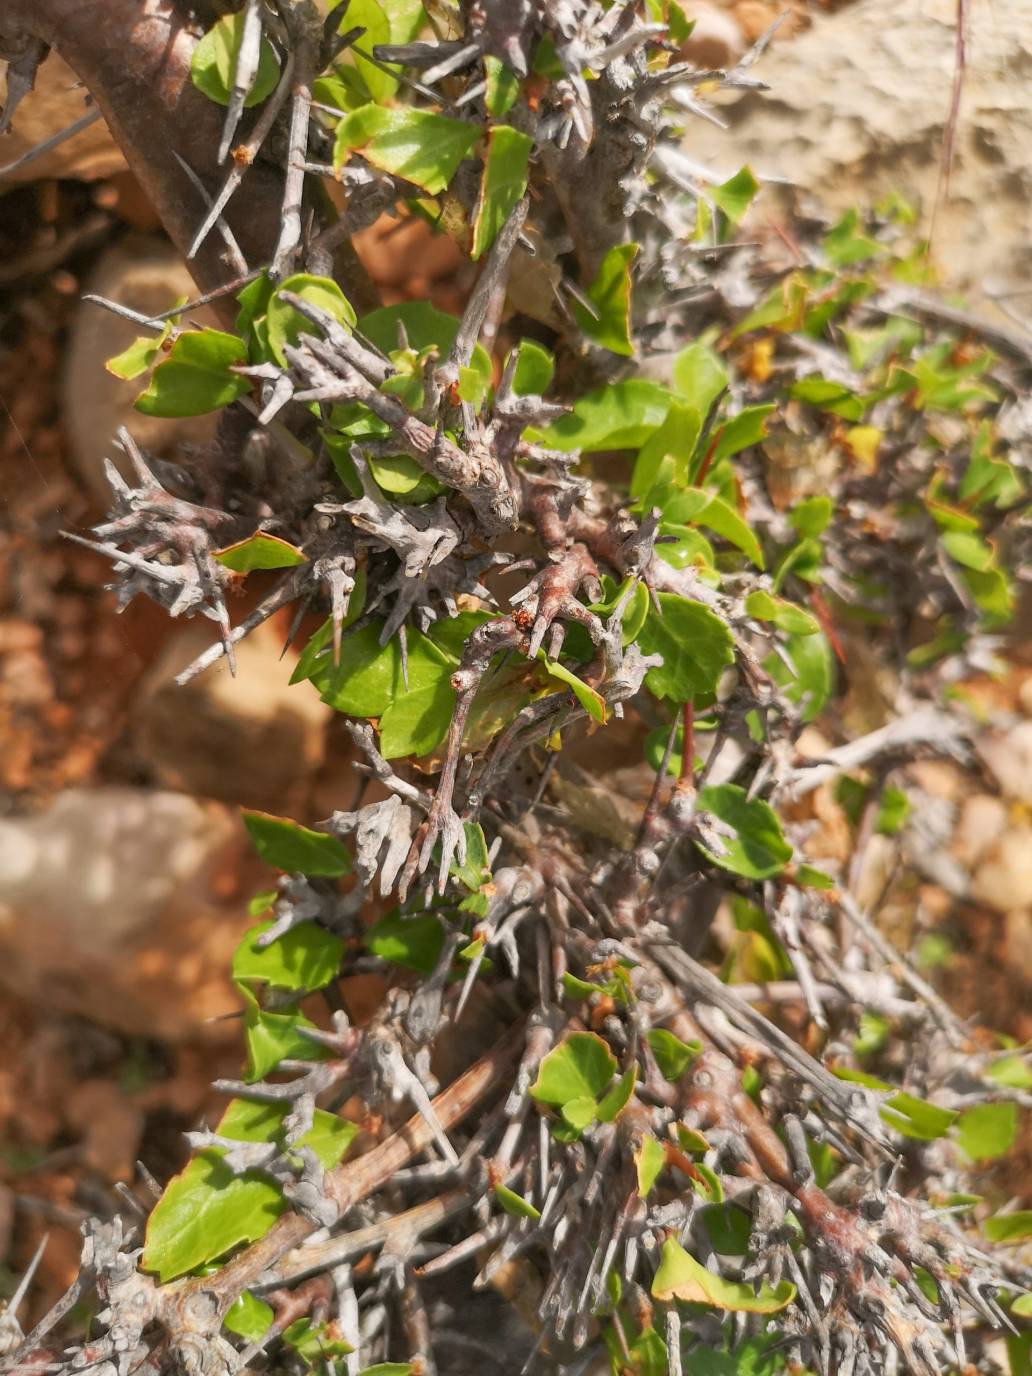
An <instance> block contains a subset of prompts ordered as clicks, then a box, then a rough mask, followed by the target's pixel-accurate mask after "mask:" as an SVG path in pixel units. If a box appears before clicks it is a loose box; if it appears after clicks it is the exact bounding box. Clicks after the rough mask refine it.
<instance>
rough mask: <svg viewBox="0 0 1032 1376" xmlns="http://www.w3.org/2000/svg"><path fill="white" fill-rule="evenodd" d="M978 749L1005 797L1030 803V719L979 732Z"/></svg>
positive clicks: (1031, 761)
mask: <svg viewBox="0 0 1032 1376" xmlns="http://www.w3.org/2000/svg"><path fill="white" fill-rule="evenodd" d="M978 753H979V754H980V755H981V757H982V759H983V760H984V761H985V763H986V765H987V766H988V767H989V769H990V771H991V772H992V774H993V776H994V777H995V779H996V781H997V783H998V784H999V785H1000V788H1001V789H1002V790H1003V792H1004V794H1005V795H1006V797H1008V798H1016V799H1017V800H1018V801H1019V802H1022V803H1032V721H1023V722H1019V723H1018V725H1017V726H1015V727H1012V728H1011V730H1010V731H1007V732H1005V733H1000V734H995V735H985V736H982V737H981V738H980V740H979V742H978ZM1030 863H1032V862H1030Z"/></svg>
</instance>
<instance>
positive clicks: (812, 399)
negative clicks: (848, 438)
mask: <svg viewBox="0 0 1032 1376" xmlns="http://www.w3.org/2000/svg"><path fill="white" fill-rule="evenodd" d="M788 393H789V396H792V397H794V398H795V399H796V400H797V401H805V402H808V403H809V404H810V405H811V406H816V407H817V408H818V409H819V410H821V411H827V412H829V414H831V415H833V416H841V417H842V419H843V420H851V421H858V420H860V419H861V417H862V416H863V414H864V412H865V411H866V410H867V409H868V402H867V401H866V400H865V399H864V398H863V397H859V396H857V394H856V393H855V392H854V391H853V390H852V388H851V387H847V386H846V385H845V384H844V383H842V382H832V381H831V380H830V379H829V378H826V377H804V378H800V379H799V381H798V382H793V383H792V385H791V386H790V387H789V389H788Z"/></svg>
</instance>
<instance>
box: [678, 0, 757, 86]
mask: <svg viewBox="0 0 1032 1376" xmlns="http://www.w3.org/2000/svg"><path fill="white" fill-rule="evenodd" d="M681 8H682V9H683V10H684V12H685V17H686V18H687V19H691V20H694V21H695V27H694V28H693V29H692V31H691V34H690V35H689V36H688V38H686V39H685V41H684V42H683V43H682V44H681V47H680V48H679V49H678V53H677V56H678V59H679V60H680V61H681V62H694V63H695V65H696V67H702V68H716V69H718V70H719V69H720V68H723V67H733V66H734V64H735V63H736V62H737V61H738V59H739V58H740V57H741V56H742V54H743V53H744V52H745V49H746V46H747V44H746V41H745V35H744V34H743V32H742V29H741V26H740V25H739V24H738V23H737V22H736V20H735V16H734V15H733V14H730V13H728V11H727V10H722V9H718V8H717V6H716V5H707V4H699V5H693V4H688V3H682V5H681Z"/></svg>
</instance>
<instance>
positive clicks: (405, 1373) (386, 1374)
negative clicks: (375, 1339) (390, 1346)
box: [358, 1362, 415, 1376]
mask: <svg viewBox="0 0 1032 1376" xmlns="http://www.w3.org/2000/svg"><path fill="white" fill-rule="evenodd" d="M414 1372H415V1367H414V1365H413V1364H412V1363H411V1362H377V1363H376V1365H375V1366H367V1367H363V1369H362V1370H361V1371H360V1372H359V1373H358V1376H414Z"/></svg>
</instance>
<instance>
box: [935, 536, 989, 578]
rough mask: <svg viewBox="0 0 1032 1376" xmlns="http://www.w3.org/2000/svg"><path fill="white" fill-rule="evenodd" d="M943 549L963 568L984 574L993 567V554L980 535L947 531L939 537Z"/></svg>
mask: <svg viewBox="0 0 1032 1376" xmlns="http://www.w3.org/2000/svg"><path fill="white" fill-rule="evenodd" d="M939 538H940V540H941V543H942V547H943V549H944V550H945V551H946V553H947V554H948V555H949V556H950V558H951V559H955V560H956V561H957V563H958V564H963V565H964V567H965V568H968V569H975V570H977V572H979V573H984V572H985V571H986V569H990V568H992V567H993V561H994V558H995V556H994V554H993V551H992V549H991V547H990V546H989V545H987V544H986V542H985V541H984V540H983V539H982V537H981V536H980V535H976V534H975V533H974V531H970V530H947V531H944V532H943V534H942V535H941V536H940V537H939Z"/></svg>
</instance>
